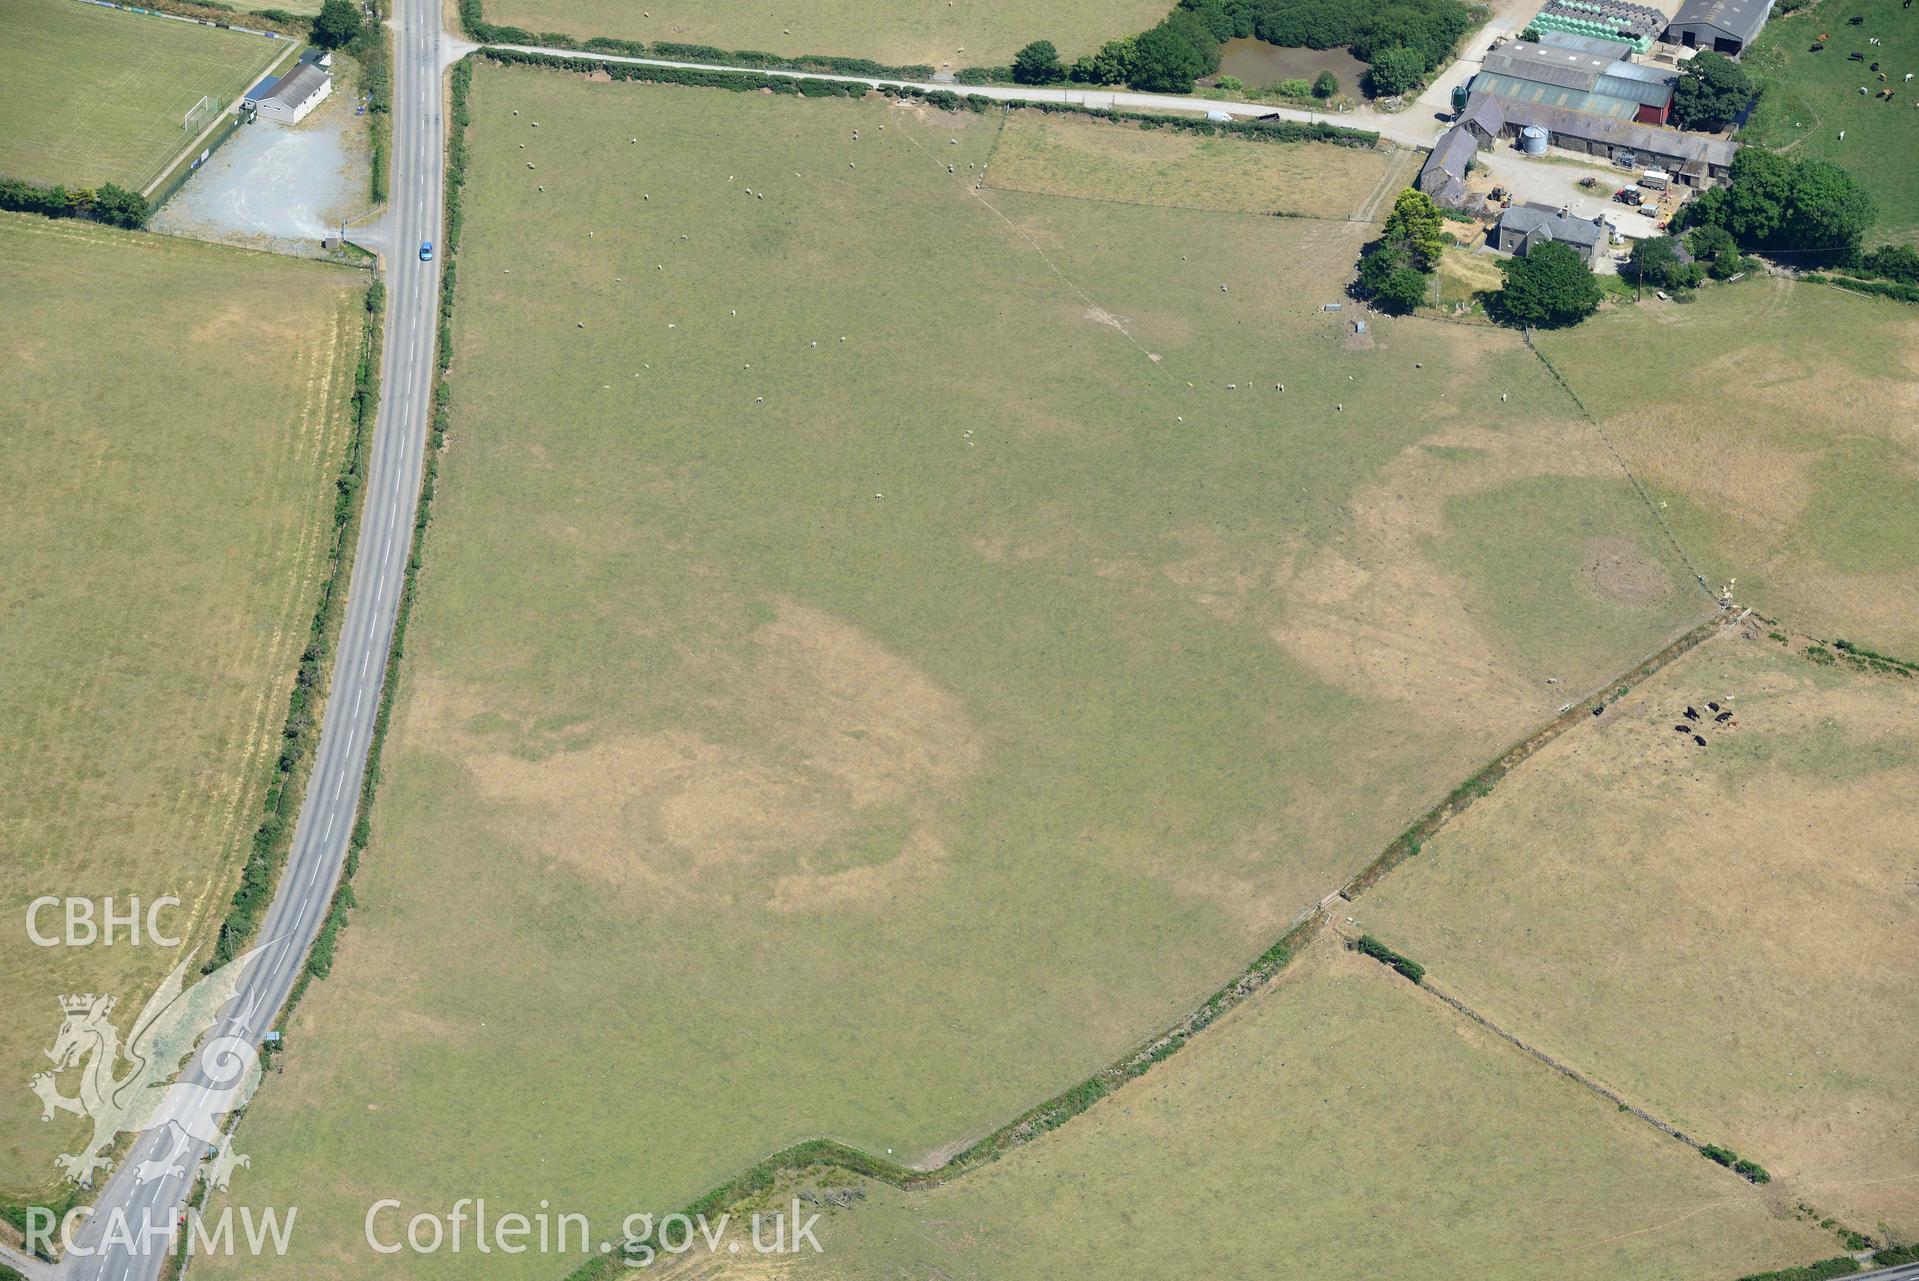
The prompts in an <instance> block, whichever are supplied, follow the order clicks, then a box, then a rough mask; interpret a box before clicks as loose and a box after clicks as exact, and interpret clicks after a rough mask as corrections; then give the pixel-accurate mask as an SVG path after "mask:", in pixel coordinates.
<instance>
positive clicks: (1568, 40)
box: [1472, 32, 1679, 125]
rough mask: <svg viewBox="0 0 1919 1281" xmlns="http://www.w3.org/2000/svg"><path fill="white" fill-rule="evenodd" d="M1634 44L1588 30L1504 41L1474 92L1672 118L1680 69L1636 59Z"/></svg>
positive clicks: (1632, 116) (1655, 120)
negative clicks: (1603, 37)
mask: <svg viewBox="0 0 1919 1281" xmlns="http://www.w3.org/2000/svg"><path fill="white" fill-rule="evenodd" d="M1630 52H1631V46H1629V45H1626V44H1624V43H1621V42H1618V41H1611V40H1599V39H1595V38H1592V37H1588V36H1567V35H1564V34H1563V33H1559V32H1547V33H1544V35H1543V36H1542V38H1541V39H1540V40H1538V41H1536V42H1535V41H1531V40H1514V41H1508V42H1506V43H1503V44H1501V45H1500V46H1499V47H1498V48H1497V49H1494V50H1492V51H1491V52H1489V53H1487V54H1486V56H1485V57H1484V58H1483V59H1481V60H1480V71H1479V73H1478V74H1477V75H1476V76H1474V77H1473V82H1472V91H1473V92H1474V93H1486V94H1492V95H1494V96H1497V97H1500V98H1513V99H1518V100H1520V101H1523V102H1527V103H1534V104H1541V105H1545V106H1550V107H1563V108H1565V109H1566V110H1568V111H1584V112H1587V113H1589V114H1591V115H1596V116H1609V117H1611V118H1612V119H1615V120H1628V121H1637V122H1638V123H1640V124H1649V125H1659V124H1664V123H1666V120H1667V118H1668V117H1669V116H1670V114H1671V111H1672V95H1673V89H1674V87H1675V86H1677V85H1678V83H1679V75H1678V73H1677V72H1675V71H1670V70H1661V69H1660V68H1657V67H1648V66H1643V65H1641V64H1639V63H1635V62H1630V61H1628V60H1627V59H1626V55H1627V54H1628V53H1630Z"/></svg>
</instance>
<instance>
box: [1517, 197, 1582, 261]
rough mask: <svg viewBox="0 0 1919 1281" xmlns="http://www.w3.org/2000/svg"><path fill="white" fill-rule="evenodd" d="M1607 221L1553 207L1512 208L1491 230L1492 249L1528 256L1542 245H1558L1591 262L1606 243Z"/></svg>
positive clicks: (1521, 206)
mask: <svg viewBox="0 0 1919 1281" xmlns="http://www.w3.org/2000/svg"><path fill="white" fill-rule="evenodd" d="M1606 235H1607V232H1606V220H1605V218H1604V217H1599V218H1575V217H1573V216H1572V215H1571V214H1570V213H1567V212H1566V211H1565V210H1564V209H1560V208H1557V207H1555V206H1553V205H1537V204H1524V205H1514V206H1512V207H1511V208H1510V209H1508V210H1506V211H1505V212H1504V213H1502V214H1500V216H1499V225H1498V226H1496V227H1494V228H1493V236H1492V240H1493V248H1495V249H1497V250H1499V252H1501V253H1507V254H1529V253H1531V252H1532V251H1533V250H1535V249H1537V248H1538V247H1539V246H1541V245H1544V244H1561V245H1565V246H1566V247H1567V248H1568V249H1571V250H1572V251H1573V252H1574V253H1576V254H1578V255H1579V256H1580V257H1581V258H1583V259H1585V260H1586V261H1587V262H1588V263H1591V262H1592V261H1593V260H1594V259H1596V258H1597V257H1598V256H1599V247H1600V246H1601V245H1603V244H1605V243H1606Z"/></svg>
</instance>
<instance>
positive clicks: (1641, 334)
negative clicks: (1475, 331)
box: [1539, 279, 1919, 655]
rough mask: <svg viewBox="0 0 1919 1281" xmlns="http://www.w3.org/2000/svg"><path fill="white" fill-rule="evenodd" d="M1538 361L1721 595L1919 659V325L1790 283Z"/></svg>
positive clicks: (1580, 339)
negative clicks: (1554, 372)
mask: <svg viewBox="0 0 1919 1281" xmlns="http://www.w3.org/2000/svg"><path fill="white" fill-rule="evenodd" d="M1539 344H1540V347H1541V349H1542V350H1544V351H1545V352H1546V353H1547V354H1548V355H1549V356H1550V357H1551V359H1552V360H1553V362H1554V363H1555V364H1556V365H1557V366H1558V367H1559V368H1560V370H1561V371H1562V372H1564V374H1565V375H1566V377H1567V379H1568V380H1569V381H1570V382H1571V384H1572V386H1573V388H1574V390H1575V391H1577V392H1578V393H1579V396H1580V398H1581V399H1582V400H1584V401H1585V402H1586V404H1587V405H1588V406H1589V407H1591V409H1592V410H1593V412H1594V413H1596V414H1598V415H1599V416H1600V417H1601V418H1603V419H1604V420H1605V422H1606V426H1607V430H1608V431H1609V432H1610V433H1611V435H1612V438H1613V440H1614V442H1615V443H1616V444H1617V445H1618V447H1619V449H1620V451H1621V452H1622V453H1623V454H1624V455H1625V457H1626V459H1627V461H1628V463H1629V464H1630V465H1631V466H1632V468H1633V470H1634V471H1635V472H1637V473H1638V474H1639V476H1640V477H1641V479H1642V480H1644V481H1645V482H1646V483H1647V484H1648V485H1649V486H1650V488H1651V489H1652V491H1653V493H1654V495H1655V497H1656V498H1657V499H1658V500H1659V501H1660V502H1663V503H1665V504H1667V508H1666V515H1667V518H1668V519H1669V520H1670V521H1671V522H1672V525H1673V527H1674V529H1675V530H1676V531H1677V532H1678V534H1679V537H1680V540H1681V541H1682V542H1683V543H1684V544H1685V545H1686V546H1687V548H1688V549H1689V550H1690V551H1691V552H1692V554H1693V555H1694V556H1695V557H1696V558H1697V559H1698V560H1700V562H1701V563H1702V567H1703V571H1704V572H1705V573H1707V574H1708V575H1710V576H1711V577H1712V580H1713V581H1712V586H1713V588H1714V590H1717V589H1718V588H1719V587H1720V586H1721V585H1722V584H1723V583H1724V582H1725V581H1726V580H1727V579H1729V578H1736V579H1738V583H1737V585H1736V586H1735V587H1734V595H1735V597H1736V598H1737V599H1738V600H1739V601H1740V602H1742V603H1747V604H1751V605H1754V606H1756V607H1757V608H1759V609H1761V610H1763V611H1765V612H1767V613H1769V614H1778V615H1781V616H1783V617H1784V619H1785V621H1786V622H1787V623H1788V624H1789V625H1791V626H1793V627H1799V628H1804V629H1805V630H1807V631H1811V632H1814V633H1816V634H1823V635H1827V636H1834V637H1845V638H1848V639H1851V640H1853V641H1856V642H1858V643H1860V644H1864V645H1867V646H1869V647H1871V648H1874V649H1878V650H1881V651H1883V652H1885V653H1889V654H1894V655H1913V654H1919V613H1915V611H1914V610H1913V608H1912V601H1913V600H1914V599H1915V594H1916V593H1919V440H1916V439H1915V438H1914V436H1913V433H1912V430H1911V426H1910V424H1911V423H1912V421H1913V418H1914V414H1915V413H1919V356H1915V354H1914V353H1915V352H1919V313H1915V312H1914V311H1913V309H1912V308H1911V307H1908V306H1905V305H1903V304H1900V303H1894V302H1887V301H1882V300H1878V299H1869V298H1861V297H1857V296H1855V295H1851V294H1846V293H1843V292H1841V291H1838V290H1835V289H1829V288H1823V287H1819V286H1808V285H1794V284H1790V283H1788V282H1786V281H1782V280H1766V279H1761V280H1752V281H1743V282H1741V283H1739V284H1737V285H1731V286H1715V287H1713V288H1711V289H1707V290H1704V291H1702V292H1701V293H1700V294H1699V296H1698V298H1697V300H1696V301H1694V302H1692V303H1690V304H1688V305H1685V306H1673V305H1666V306H1656V305H1651V306H1649V305H1647V304H1641V305H1639V306H1637V307H1630V308H1619V309H1616V310H1613V311H1610V312H1608V313H1606V314H1605V315H1602V316H1598V317H1595V318H1594V319H1593V320H1591V321H1589V322H1587V323H1586V324H1584V325H1582V326H1580V328H1579V329H1578V330H1576V331H1572V330H1568V331H1564V332H1560V333H1548V334H1541V335H1540V336H1539Z"/></svg>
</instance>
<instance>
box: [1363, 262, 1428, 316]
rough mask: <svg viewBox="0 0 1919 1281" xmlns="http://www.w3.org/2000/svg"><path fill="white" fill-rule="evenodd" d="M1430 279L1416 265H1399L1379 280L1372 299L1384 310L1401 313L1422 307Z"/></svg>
mask: <svg viewBox="0 0 1919 1281" xmlns="http://www.w3.org/2000/svg"><path fill="white" fill-rule="evenodd" d="M1432 279H1433V278H1432V277H1431V276H1429V275H1427V274H1426V273H1425V272H1423V271H1421V270H1419V269H1418V268H1417V267H1401V268H1399V269H1398V270H1397V271H1394V272H1393V273H1391V274H1390V275H1388V276H1387V277H1386V279H1385V280H1383V281H1381V282H1380V285H1379V289H1378V291H1377V292H1376V293H1374V294H1373V301H1374V302H1375V303H1377V304H1378V305H1379V306H1380V307H1381V308H1383V309H1384V310H1386V311H1396V312H1402V313H1404V312H1408V311H1411V310H1413V308H1415V307H1423V306H1424V305H1425V303H1426V295H1427V292H1428V289H1429V287H1430V286H1431V284H1432Z"/></svg>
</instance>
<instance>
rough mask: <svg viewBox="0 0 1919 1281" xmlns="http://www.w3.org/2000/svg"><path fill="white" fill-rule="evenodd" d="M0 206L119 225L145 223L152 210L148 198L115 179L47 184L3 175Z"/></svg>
mask: <svg viewBox="0 0 1919 1281" xmlns="http://www.w3.org/2000/svg"><path fill="white" fill-rule="evenodd" d="M0 209H13V210H17V211H18V212H20V213H37V214H44V215H46V216H47V217H49V218H88V219H91V220H92V221H94V222H104V223H109V224H111V225H113V226H115V227H136V228H137V227H144V226H146V225H147V218H148V217H149V215H150V214H151V212H152V211H151V210H150V209H149V208H148V207H147V198H146V197H145V196H143V195H141V194H140V193H139V192H137V191H128V190H127V189H126V188H125V187H122V186H119V185H117V184H115V183H111V182H109V183H103V184H102V185H100V186H99V187H60V186H53V187H43V186H41V185H40V184H39V183H36V182H26V181H23V180H21V179H19V178H0Z"/></svg>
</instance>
